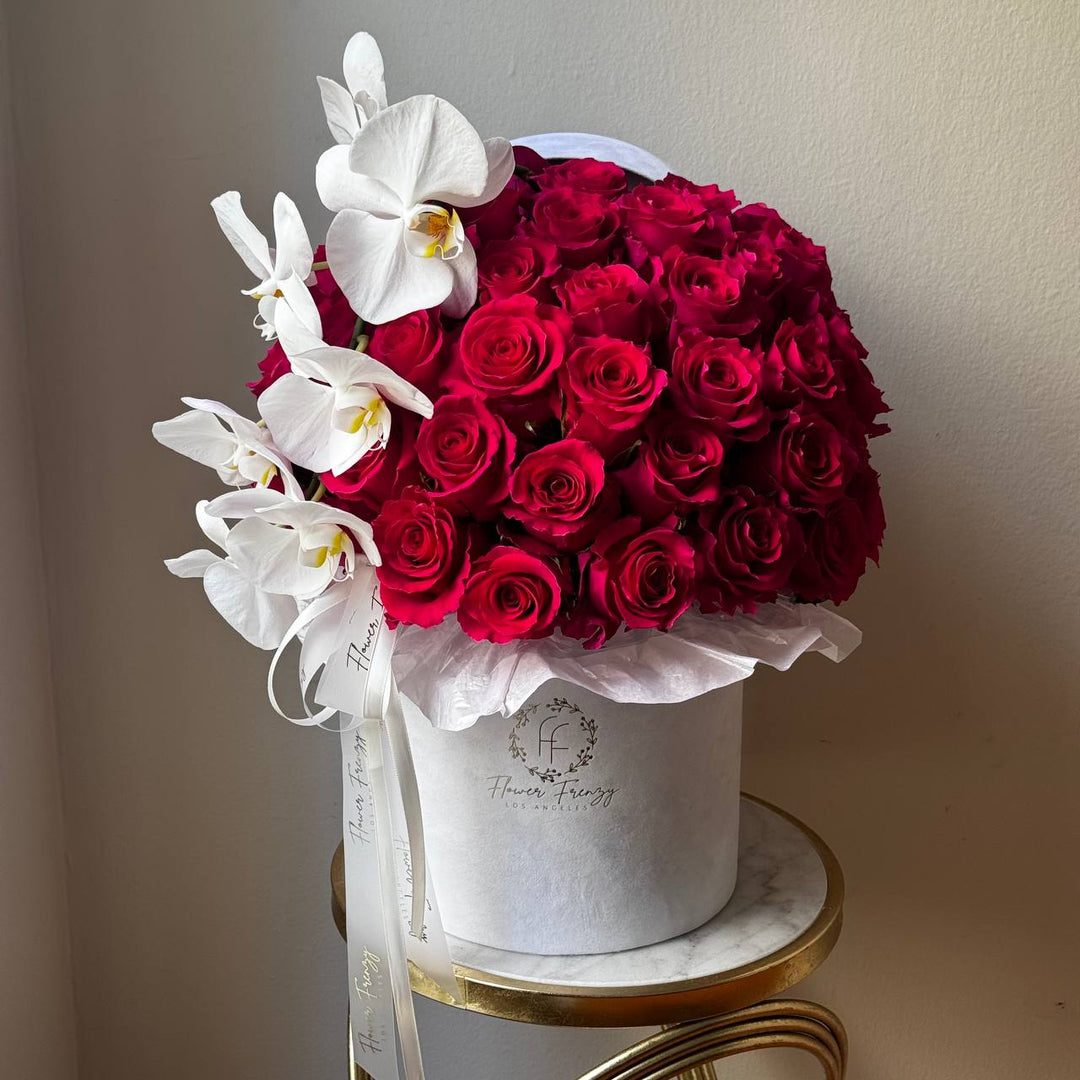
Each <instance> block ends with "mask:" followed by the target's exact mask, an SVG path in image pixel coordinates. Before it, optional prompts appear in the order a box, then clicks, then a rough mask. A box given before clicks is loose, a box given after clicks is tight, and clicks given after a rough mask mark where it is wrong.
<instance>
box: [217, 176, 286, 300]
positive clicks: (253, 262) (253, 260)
mask: <svg viewBox="0 0 1080 1080" xmlns="http://www.w3.org/2000/svg"><path fill="white" fill-rule="evenodd" d="M210 205H211V206H212V207H213V209H214V214H215V215H216V217H217V220H218V224H219V225H220V226H221V231H222V232H223V233H224V234H225V238H226V239H227V240H228V241H229V243H230V244H232V246H233V247H234V248H235V250H236V254H237V255H239V256H240V258H241V259H243V260H244V265H245V266H247V268H248V269H249V270H250V271H251V272H252V273H253V274H254V275H255V276H256V277H257V278H259V280H260V281H261V280H262V279H264V278H266V277H267V276H268V275H269V274H270V273H271V270H272V267H273V263H272V261H271V258H270V245H269V244H268V243H267V242H266V237H265V236H263V234H262V233H261V232H259V230H258V229H257V228H256V227H255V226H254V225H253V224H252V223H251V219H250V218H249V217H248V216H247V214H245V213H244V207H243V204H242V202H241V199H240V193H239V192H238V191H226V192H225V193H224V194H223V195H219V196H218V197H217V198H216V199H214V200H213V201H212V202H211V203H210Z"/></svg>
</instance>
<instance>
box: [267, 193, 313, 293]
mask: <svg viewBox="0 0 1080 1080" xmlns="http://www.w3.org/2000/svg"><path fill="white" fill-rule="evenodd" d="M274 244H275V245H276V250H275V252H274V279H275V280H276V281H277V282H278V283H279V284H280V283H281V282H282V281H283V280H284V279H285V278H287V277H288V276H289V274H290V273H292V274H295V275H296V276H297V277H298V278H299V279H300V280H301V281H305V280H306V279H307V277H308V275H309V274H310V273H311V264H312V261H313V260H314V258H315V256H314V252H313V251H312V250H311V240H310V239H308V234H307V229H306V228H305V227H304V219H303V218H302V217H301V216H300V211H299V210H297V208H296V203H294V202H293V201H292V199H290V198H289V196H288V195H286V194H285V192H284V191H279V192H278V193H277V195H276V196H275V197H274Z"/></svg>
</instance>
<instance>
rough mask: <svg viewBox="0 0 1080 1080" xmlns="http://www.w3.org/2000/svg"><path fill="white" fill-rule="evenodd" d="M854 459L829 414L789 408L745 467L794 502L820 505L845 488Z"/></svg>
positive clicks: (852, 452) (851, 451)
mask: <svg viewBox="0 0 1080 1080" xmlns="http://www.w3.org/2000/svg"><path fill="white" fill-rule="evenodd" d="M857 465H858V456H857V455H856V453H855V451H854V450H853V449H852V447H851V445H850V444H849V443H848V442H847V441H846V440H845V439H844V438H843V436H842V435H841V434H840V432H839V431H837V430H836V428H835V427H833V425H832V424H830V423H829V422H828V420H826V419H824V418H823V417H821V416H818V415H816V414H815V413H813V412H804V413H798V412H792V413H791V415H790V416H789V417H788V420H787V422H786V423H785V424H784V426H783V427H781V428H780V429H779V430H778V431H774V432H772V433H770V435H769V436H768V438H766V439H764V440H763V441H762V442H760V443H759V444H758V446H757V447H756V448H755V452H754V455H753V457H752V458H751V459H750V460H749V462H748V463H747V468H746V471H747V474H748V475H749V476H751V477H753V476H761V475H764V476H766V477H767V478H768V479H770V480H771V481H772V482H773V484H774V485H775V486H776V487H778V488H780V489H781V490H782V491H786V492H787V494H788V496H789V497H790V499H791V502H792V504H793V505H795V506H800V507H816V508H819V507H822V506H825V505H826V504H827V503H830V502H833V501H834V500H836V499H839V498H840V496H841V495H843V494H844V489H845V488H846V487H847V485H848V482H849V481H850V480H851V478H852V476H853V474H854V472H855V468H856V466H857Z"/></svg>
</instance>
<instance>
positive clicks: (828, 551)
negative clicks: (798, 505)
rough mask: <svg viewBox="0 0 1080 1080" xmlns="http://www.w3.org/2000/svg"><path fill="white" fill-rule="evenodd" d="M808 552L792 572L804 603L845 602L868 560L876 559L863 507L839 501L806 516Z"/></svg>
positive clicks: (848, 500) (849, 500)
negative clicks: (818, 512)
mask: <svg viewBox="0 0 1080 1080" xmlns="http://www.w3.org/2000/svg"><path fill="white" fill-rule="evenodd" d="M802 520H803V528H804V530H805V534H806V553H805V555H803V557H802V559H800V560H799V562H798V564H797V565H796V567H795V569H794V571H793V573H792V578H791V581H792V586H793V590H794V592H795V593H796V594H797V596H798V598H799V599H800V600H805V601H810V602H815V601H819V600H831V601H832V602H833V603H834V604H840V603H843V601H845V600H847V599H848V597H849V596H851V594H852V593H853V592H854V591H855V586H856V585H857V584H858V583H859V578H860V577H862V575H863V571H864V570H865V569H866V560H867V559H868V558H871V557H873V555H872V552H873V545H872V543H871V540H870V538H869V537H868V535H867V528H866V520H865V518H864V517H863V513H862V510H861V509H860V508H859V504H858V503H857V502H856V501H855V500H854V499H849V498H847V497H844V498H840V499H837V500H836V501H835V502H833V503H831V504H830V505H829V506H826V507H825V508H824V509H823V510H822V512H821V513H820V514H804V515H803V519H802Z"/></svg>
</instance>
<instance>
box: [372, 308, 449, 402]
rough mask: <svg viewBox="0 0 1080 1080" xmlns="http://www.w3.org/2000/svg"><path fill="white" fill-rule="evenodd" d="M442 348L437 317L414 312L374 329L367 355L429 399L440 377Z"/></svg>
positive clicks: (429, 313)
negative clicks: (395, 373)
mask: <svg viewBox="0 0 1080 1080" xmlns="http://www.w3.org/2000/svg"><path fill="white" fill-rule="evenodd" d="M442 346H443V332H442V327H441V326H440V325H439V317H438V315H437V313H436V312H435V311H414V312H412V313H411V314H409V315H402V316H401V317H400V318H398V319H394V320H392V321H391V322H388V323H383V324H382V325H381V326H376V327H375V329H374V330H373V331H372V334H371V342H370V344H369V345H368V348H367V351H368V355H370V356H372V357H374V358H375V359H376V360H381V361H382V362H383V363H384V364H385V365H386V366H387V367H388V368H390V369H391V370H392V371H395V372H397V374H398V375H400V376H401V377H402V378H403V379H408V380H409V382H411V383H412V384H413V386H415V387H417V388H418V389H420V390H422V391H423V392H424V393H425V394H428V395H429V396H430V395H431V394H433V393H434V392H435V389H436V388H437V387H438V385H439V376H440V375H441V374H442V367H443V356H442Z"/></svg>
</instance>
